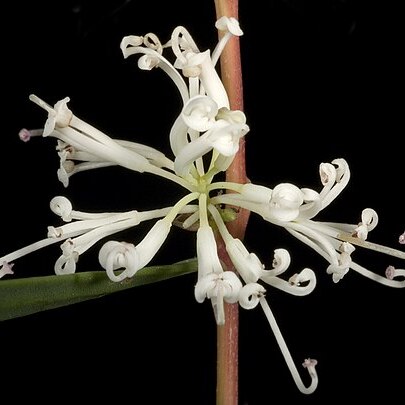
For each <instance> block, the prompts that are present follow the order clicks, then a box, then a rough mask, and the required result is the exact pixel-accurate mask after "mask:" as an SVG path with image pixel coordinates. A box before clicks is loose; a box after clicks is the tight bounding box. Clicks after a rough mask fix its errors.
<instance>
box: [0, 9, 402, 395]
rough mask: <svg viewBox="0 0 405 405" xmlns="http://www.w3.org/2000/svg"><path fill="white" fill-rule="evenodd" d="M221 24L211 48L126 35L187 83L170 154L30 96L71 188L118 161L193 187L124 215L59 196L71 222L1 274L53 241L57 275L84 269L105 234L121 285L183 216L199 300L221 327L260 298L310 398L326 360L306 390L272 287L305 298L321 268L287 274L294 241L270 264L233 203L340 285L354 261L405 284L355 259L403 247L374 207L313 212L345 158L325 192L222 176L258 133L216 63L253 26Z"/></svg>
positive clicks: (341, 184) (145, 62) (53, 229)
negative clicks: (384, 235)
mask: <svg viewBox="0 0 405 405" xmlns="http://www.w3.org/2000/svg"><path fill="white" fill-rule="evenodd" d="M216 27H217V28H218V29H219V30H221V31H223V32H224V35H222V36H221V39H220V40H219V42H218V44H217V46H216V47H215V49H214V50H213V51H212V52H211V51H210V50H205V51H200V50H199V48H198V47H197V45H196V43H195V42H194V40H193V38H192V37H191V35H190V33H189V32H188V31H187V30H186V29H185V28H184V27H182V26H179V27H176V28H175V29H174V30H173V32H172V35H171V37H170V39H169V41H168V42H166V43H162V42H161V41H160V39H159V38H158V37H157V36H156V35H155V34H152V33H148V34H146V35H144V36H134V35H131V36H126V37H124V38H123V40H122V41H121V45H120V46H121V50H122V52H123V55H124V57H125V58H128V57H130V56H133V55H138V56H139V59H138V67H139V68H140V69H141V70H146V71H148V70H151V69H161V70H162V71H163V72H164V73H165V74H167V75H168V76H169V78H170V79H171V80H172V81H173V83H174V85H175V86H176V87H177V89H178V92H179V95H180V97H181V99H182V103H183V105H182V107H181V109H180V111H179V112H178V116H177V117H176V118H175V119H174V121H173V125H172V127H171V129H170V131H169V134H168V137H169V142H170V146H171V151H172V156H171V157H168V156H166V155H164V154H163V153H161V152H159V151H158V150H156V149H154V148H151V147H149V146H146V145H143V144H139V143H136V142H132V141H128V140H120V139H114V138H112V137H110V136H108V135H107V134H105V133H103V132H102V131H101V130H99V129H97V128H95V127H93V126H91V125H89V124H88V123H86V122H85V121H83V120H82V119H80V118H78V117H77V116H76V115H75V114H73V112H72V111H71V110H70V109H69V107H68V102H69V98H68V97H65V98H64V99H62V100H60V101H58V102H57V103H56V104H55V105H54V106H53V107H52V106H51V105H49V104H47V103H46V102H44V101H43V100H42V99H40V98H39V97H37V96H36V95H31V96H30V100H31V101H33V102H34V103H35V104H37V105H38V106H40V107H41V108H43V109H44V110H45V111H46V112H47V120H46V122H45V124H44V127H43V128H40V129H34V130H28V129H22V130H21V131H20V133H19V136H20V138H21V140H23V141H24V142H27V141H28V140H29V139H31V138H32V137H33V136H43V137H50V138H56V139H57V146H56V151H57V153H58V156H59V159H60V166H59V168H58V169H57V176H58V179H59V180H60V181H61V182H62V184H63V185H64V186H65V187H68V186H69V182H70V177H71V176H72V175H73V174H75V173H79V172H81V171H84V170H90V169H97V168H102V167H107V166H112V165H120V166H122V167H125V168H127V169H129V170H133V171H136V172H141V173H143V172H145V173H151V174H155V175H157V176H160V177H163V178H165V179H167V180H170V181H172V182H173V183H175V184H176V185H177V186H180V187H182V189H183V190H184V195H183V197H182V198H181V199H180V200H179V201H178V202H177V203H175V204H174V205H172V206H167V207H164V208H157V209H154V210H150V211H143V212H142V211H137V210H132V211H128V212H120V213H118V212H105V213H90V212H84V211H77V210H75V209H73V205H72V203H71V202H70V201H69V200H68V199H67V198H66V197H63V196H57V197H55V198H53V199H52V201H51V203H50V208H51V210H52V211H53V212H54V213H55V214H56V215H57V216H59V217H60V220H61V221H62V224H61V225H59V226H49V227H48V229H47V236H46V237H44V238H43V239H41V240H39V241H37V242H34V243H32V244H31V245H28V246H26V247H23V248H21V249H18V250H16V251H14V252H12V253H9V254H6V255H4V256H3V257H1V258H0V263H3V264H2V266H1V268H0V278H1V277H3V276H4V275H6V274H9V275H11V274H13V271H12V269H11V268H12V266H13V263H12V262H14V261H15V260H16V259H18V258H20V257H21V256H24V255H26V254H28V253H31V252H33V251H36V250H38V249H41V248H43V247H46V246H49V245H51V244H54V243H60V247H61V251H62V252H61V255H60V257H59V258H57V260H56V262H55V267H54V270H55V273H56V274H57V275H64V274H71V273H74V272H75V271H76V268H77V265H78V261H79V258H80V256H81V255H82V254H83V253H84V252H86V251H87V250H88V249H89V248H91V247H92V246H94V245H95V244H96V243H97V242H100V241H102V240H103V241H104V242H103V245H102V247H101V249H100V250H99V254H98V258H99V262H100V265H101V266H102V267H103V268H104V269H105V271H106V274H107V276H108V277H109V278H110V279H111V280H112V281H113V282H121V281H123V280H125V279H126V278H131V277H133V276H134V275H135V274H136V273H137V272H138V271H139V270H140V269H142V268H143V267H145V266H147V265H148V264H149V263H150V262H151V261H152V260H153V258H154V257H155V255H156V253H157V252H158V250H159V249H160V247H161V246H162V245H163V244H164V242H165V241H166V239H167V238H168V237H169V234H170V230H171V227H172V225H173V224H176V225H179V226H181V227H182V228H184V229H190V230H196V231H197V232H196V254H197V259H198V275H197V281H196V285H195V290H194V293H195V298H196V300H197V301H198V302H200V303H201V302H203V301H204V300H205V299H208V300H210V301H211V304H212V307H213V310H214V315H215V320H216V322H217V323H218V324H223V323H225V322H226V319H225V312H224V303H225V302H226V303H239V304H240V305H241V307H243V308H245V309H253V308H255V307H257V306H259V304H260V306H261V308H262V309H263V312H264V314H265V316H266V318H267V320H268V322H269V325H270V327H271V329H272V330H273V333H274V335H275V337H276V340H277V342H278V344H279V346H280V350H281V352H282V354H283V356H284V358H285V361H286V363H287V366H288V368H289V370H290V372H291V374H292V377H293V379H294V381H295V383H296V385H297V387H298V389H299V390H300V391H301V392H303V393H306V394H309V393H312V392H313V391H314V390H315V388H316V386H317V383H318V377H317V373H316V370H315V365H316V360H313V359H310V358H308V359H306V360H305V361H304V362H303V366H304V368H306V369H307V371H308V373H309V375H310V378H311V383H310V385H309V386H308V387H306V386H305V385H304V384H303V382H302V380H301V377H300V375H299V372H298V370H297V368H296V365H295V362H294V361H293V360H292V357H291V354H290V352H289V350H288V347H287V345H286V342H285V340H284V338H283V336H282V334H281V331H280V329H279V327H278V325H277V322H276V320H275V317H274V315H273V313H272V311H271V308H270V306H269V304H268V302H267V297H271V287H274V288H277V289H279V290H282V291H284V292H287V293H290V294H292V295H295V296H304V295H307V294H309V293H311V292H312V291H313V289H314V288H315V286H316V277H315V273H314V271H313V270H311V269H309V268H304V269H302V270H301V271H299V272H297V273H295V274H293V275H291V276H290V277H289V278H288V279H284V278H283V277H282V276H283V275H284V273H285V272H286V271H287V270H288V268H289V266H290V262H291V258H290V254H289V252H288V251H287V250H286V249H275V250H274V258H273V260H272V265H271V267H270V268H266V266H265V265H264V264H263V262H262V261H261V260H260V259H259V257H258V256H257V255H256V254H255V253H253V252H250V251H249V250H248V249H247V247H246V246H245V245H244V243H243V242H242V241H241V240H239V239H237V238H234V237H233V236H232V235H231V234H230V233H229V231H228V229H227V226H226V221H227V220H228V219H227V217H228V214H229V212H231V213H232V215H230V217H231V219H232V218H233V217H234V216H235V215H237V214H236V212H234V211H232V210H231V209H229V211H226V209H227V208H225V209H224V208H223V207H224V206H232V207H240V208H244V209H247V210H250V211H251V212H253V213H256V214H258V215H260V216H261V217H263V219H264V220H266V221H268V222H270V223H272V224H275V225H277V226H280V227H283V228H284V229H285V230H286V231H287V232H289V233H290V234H291V235H293V236H294V237H296V238H298V239H299V240H301V241H302V242H304V243H305V244H306V245H308V246H309V247H310V248H312V249H313V250H315V252H317V253H318V254H320V255H321V256H322V257H323V258H324V259H325V260H326V261H327V262H328V266H327V268H326V271H327V273H328V274H331V275H332V279H333V281H334V282H338V281H340V280H341V279H342V278H343V277H344V276H345V275H346V274H347V273H348V271H349V270H350V269H352V270H354V271H357V272H359V273H361V274H363V275H365V276H366V277H369V278H371V279H373V280H376V281H379V282H381V283H383V284H385V285H388V286H392V287H404V286H405V277H404V274H405V271H404V270H401V269H395V268H394V267H392V266H389V267H388V268H387V270H386V275H385V276H382V275H378V274H375V273H372V272H371V271H369V270H368V269H366V268H364V267H362V266H360V265H359V264H357V263H356V262H355V261H353V259H352V255H354V253H355V249H356V247H358V246H359V247H364V248H367V249H373V250H375V251H379V252H383V253H386V254H388V255H390V256H396V257H398V258H400V259H405V253H403V252H400V251H398V250H395V249H390V248H387V247H384V246H381V245H377V244H374V243H370V242H367V241H366V239H367V237H368V234H369V232H370V231H371V230H372V229H373V228H374V227H375V226H376V225H377V222H378V217H377V214H376V212H375V211H374V210H372V209H366V210H364V211H363V213H362V216H361V222H359V223H357V224H339V223H334V222H321V221H316V220H315V219H314V218H315V217H316V215H317V214H318V213H319V212H320V211H321V210H323V209H325V208H326V207H327V206H328V205H329V204H330V203H331V202H332V201H333V200H334V199H335V198H336V197H337V196H338V195H339V194H340V193H341V191H342V190H343V189H344V188H345V186H346V185H347V184H348V182H349V179H350V171H349V167H348V164H347V162H346V161H345V160H344V159H335V160H334V161H332V162H331V163H321V165H320V167H319V174H320V180H321V184H322V186H323V187H322V188H321V190H320V191H319V192H317V191H315V190H312V189H309V188H300V187H297V186H295V185H294V184H291V183H282V184H279V185H276V186H275V187H274V188H273V189H270V188H268V187H265V186H262V185H256V184H253V183H248V184H237V183H231V182H226V181H214V177H215V176H216V175H217V174H221V173H222V172H224V171H225V170H226V169H227V168H228V167H229V165H230V164H231V163H232V161H233V159H234V157H235V155H236V153H237V152H238V149H239V141H240V139H241V138H242V137H244V136H245V135H246V134H247V133H248V132H249V127H248V125H247V124H246V117H245V115H244V113H243V112H242V111H238V110H236V111H235V110H231V109H230V104H229V100H228V96H227V94H226V91H225V88H224V85H223V83H222V81H221V79H220V77H219V75H218V73H217V70H216V67H215V65H216V63H217V61H218V60H219V57H220V54H221V52H222V50H223V49H224V47H225V45H226V43H227V41H228V40H229V39H230V38H231V37H232V36H234V35H242V34H243V33H242V31H241V29H240V27H239V24H238V22H237V20H235V19H234V18H227V17H222V18H221V19H219V20H218V21H217V23H216ZM169 50H170V51H171V52H172V55H171V56H172V59H173V57H174V62H173V63H171V62H170V61H169V60H170V58H166V56H164V55H163V54H164V53H166V52H167V51H169ZM230 192H231V193H230ZM145 221H148V222H149V221H152V222H153V224H152V225H151V227H150V230H149V232H147V234H146V235H145V237H144V238H143V240H141V242H139V243H138V244H136V245H135V244H133V243H130V242H125V241H116V240H106V241H105V239H106V238H107V237H110V236H111V235H113V234H115V233H117V232H120V231H123V230H126V229H129V228H133V227H136V226H137V225H138V224H140V223H141V222H145ZM218 238H222V240H223V241H224V243H225V247H226V251H227V253H228V255H229V258H230V260H231V262H232V264H233V266H234V269H235V272H233V271H230V270H229V269H227V268H225V266H224V264H223V263H222V262H221V260H220V258H219V256H218V249H217V239H218ZM403 240H404V238H403V235H401V237H400V239H399V242H400V243H403Z"/></svg>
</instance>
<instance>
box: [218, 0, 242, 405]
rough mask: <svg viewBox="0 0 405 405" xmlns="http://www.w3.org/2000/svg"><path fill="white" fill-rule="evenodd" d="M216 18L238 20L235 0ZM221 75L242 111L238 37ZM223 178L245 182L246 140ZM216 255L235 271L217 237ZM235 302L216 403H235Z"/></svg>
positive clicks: (233, 228) (237, 233) (221, 346)
mask: <svg viewBox="0 0 405 405" xmlns="http://www.w3.org/2000/svg"><path fill="white" fill-rule="evenodd" d="M215 9H216V16H217V19H218V18H220V17H222V16H227V17H235V18H237V19H238V0H215ZM220 63H221V78H222V81H223V83H224V86H225V89H226V91H227V93H228V97H229V102H230V107H231V109H232V110H243V86H242V68H241V55H240V44H239V38H238V37H233V38H232V39H230V41H229V42H228V43H227V45H226V47H225V49H224V50H223V52H222V54H221V59H220ZM226 180H227V181H230V182H236V183H246V182H247V177H246V165H245V141H244V139H243V138H242V139H241V141H240V146H239V152H238V153H237V155H236V156H235V158H234V160H233V162H232V165H231V166H230V167H229V169H228V170H227V172H226ZM248 218H249V212H248V211H245V210H241V211H240V212H239V213H238V216H237V219H236V220H235V221H232V222H231V223H229V224H228V229H229V231H230V233H231V234H232V236H234V237H235V238H239V239H243V237H244V234H245V229H246V226H247V221H248ZM218 254H219V257H220V258H221V260H222V261H223V262H224V263H225V265H226V267H227V269H228V270H235V269H234V267H233V264H232V262H231V260H230V259H229V256H228V254H227V252H226V249H225V246H224V243H223V241H222V240H221V239H219V240H218ZM238 334H239V308H238V304H225V325H222V326H218V328H217V405H238V350H239V347H238V344H239V342H238Z"/></svg>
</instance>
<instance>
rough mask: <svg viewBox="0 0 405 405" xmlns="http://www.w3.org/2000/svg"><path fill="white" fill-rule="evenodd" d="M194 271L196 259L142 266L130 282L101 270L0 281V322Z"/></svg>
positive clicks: (195, 269)
mask: <svg viewBox="0 0 405 405" xmlns="http://www.w3.org/2000/svg"><path fill="white" fill-rule="evenodd" d="M195 271H197V260H196V259H189V260H185V261H182V262H178V263H174V264H171V265H164V266H150V267H145V268H144V269H142V270H140V271H139V272H138V273H136V274H135V276H134V277H132V278H131V279H127V280H124V281H122V282H120V283H115V282H113V281H111V280H110V279H109V278H108V277H107V275H106V273H105V272H104V271H90V272H83V273H75V274H69V275H63V276H56V275H53V276H44V277H28V278H21V279H10V280H1V281H0V320H1V321H5V320H8V319H13V318H18V317H21V316H26V315H31V314H34V313H36V312H40V311H46V310H48V309H54V308H58V307H62V306H66V305H71V304H76V303H78V302H82V301H87V300H91V299H94V298H99V297H102V296H104V295H107V294H112V293H114V292H118V291H122V290H127V289H128V288H133V287H138V286H141V285H145V284H151V283H156V282H158V281H163V280H167V279H170V278H173V277H177V276H181V275H184V274H189V273H193V272H195Z"/></svg>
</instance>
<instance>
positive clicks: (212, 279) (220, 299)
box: [194, 271, 242, 325]
mask: <svg viewBox="0 0 405 405" xmlns="http://www.w3.org/2000/svg"><path fill="white" fill-rule="evenodd" d="M241 288H242V283H241V281H240V280H239V278H238V276H237V275H236V274H235V273H233V272H232V271H224V272H221V273H209V274H206V275H204V276H203V277H202V278H200V279H199V280H198V282H197V284H196V286H195V289H194V294H195V299H196V300H197V302H200V303H201V302H203V301H204V299H205V298H206V297H207V298H208V299H210V300H211V303H212V307H213V308H214V314H215V319H216V322H217V324H218V325H223V324H224V323H225V312H224V301H225V302H228V303H235V302H237V301H238V299H239V291H240V290H241Z"/></svg>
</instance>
